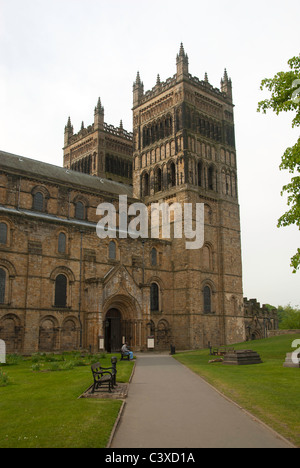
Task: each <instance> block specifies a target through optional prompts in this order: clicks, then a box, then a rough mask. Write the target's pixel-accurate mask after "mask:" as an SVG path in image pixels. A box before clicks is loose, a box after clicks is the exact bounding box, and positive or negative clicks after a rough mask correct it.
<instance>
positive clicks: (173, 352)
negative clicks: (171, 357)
mask: <svg viewBox="0 0 300 468" xmlns="http://www.w3.org/2000/svg"><path fill="white" fill-rule="evenodd" d="M171 354H175V346H172V345H171Z"/></svg>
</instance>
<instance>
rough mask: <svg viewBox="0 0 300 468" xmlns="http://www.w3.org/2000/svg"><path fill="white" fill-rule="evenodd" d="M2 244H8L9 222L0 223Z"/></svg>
mask: <svg viewBox="0 0 300 468" xmlns="http://www.w3.org/2000/svg"><path fill="white" fill-rule="evenodd" d="M0 244H2V245H5V244H7V224H5V223H0Z"/></svg>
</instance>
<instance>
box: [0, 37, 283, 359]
mask: <svg viewBox="0 0 300 468" xmlns="http://www.w3.org/2000/svg"><path fill="white" fill-rule="evenodd" d="M132 112H133V129H132V130H133V131H132V133H131V132H128V131H126V130H125V129H124V128H123V124H122V121H121V122H120V125H119V127H114V126H113V125H109V124H107V123H106V122H105V121H104V114H105V112H104V107H103V105H102V102H101V100H100V99H99V100H98V102H97V103H96V106H95V109H94V122H93V123H91V125H89V126H87V127H85V125H84V123H82V125H81V129H80V131H79V132H78V133H74V128H73V125H72V121H71V118H69V119H68V121H67V124H66V127H65V130H64V148H63V166H62V167H57V166H53V165H50V164H46V163H42V162H39V161H36V160H32V159H28V158H25V157H22V156H19V155H13V154H10V153H6V152H3V151H0V339H2V340H4V341H5V343H6V349H7V352H10V353H23V354H31V353H34V352H60V351H68V350H78V349H84V350H89V351H91V352H99V351H108V352H117V351H118V350H120V348H121V346H122V343H124V342H125V341H126V342H127V343H128V344H129V345H130V346H131V348H132V349H133V350H134V351H146V350H149V349H152V350H153V349H154V350H167V349H170V346H174V347H176V348H177V349H181V350H184V349H197V348H205V347H209V346H210V345H211V346H218V345H225V344H232V343H236V342H243V341H245V340H246V339H251V337H255V336H256V337H259V335H258V334H257V325H258V321H257V323H256V322H255V323H254V322H253V316H252V315H251V314H252V312H251V311H250V309H249V307H248V309H247V314H245V306H244V298H243V285H242V261H241V232H240V213H239V201H238V177H237V155H236V147H235V130H234V105H233V99H232V83H231V79H230V78H229V77H228V74H227V71H226V70H225V72H224V75H223V77H222V79H221V85H220V89H219V88H215V87H213V86H212V85H211V84H210V83H209V80H208V77H207V74H205V77H204V79H203V80H200V79H198V78H196V77H193V76H192V75H191V74H190V73H189V60H188V56H187V54H186V53H185V50H184V48H183V45H181V47H180V50H179V53H178V55H177V58H176V73H175V75H174V76H173V77H171V78H168V79H167V80H166V81H164V82H162V81H161V80H160V77H159V75H158V77H157V81H156V84H155V86H154V87H153V88H152V89H151V90H149V91H145V90H144V85H143V82H142V80H141V76H140V74H139V73H138V74H137V77H136V80H135V82H134V84H133V108H132ZM121 196H126V197H127V200H128V203H132V204H133V203H140V204H143V205H144V206H146V207H147V208H150V207H151V206H152V205H153V204H161V203H164V204H165V203H166V204H168V205H169V206H172V205H173V204H174V203H176V204H180V205H183V204H185V203H189V204H192V205H196V204H202V206H203V207H204V242H203V245H202V247H201V248H199V249H197V250H190V249H187V248H186V241H185V239H184V238H178V237H176V236H174V235H172V233H171V236H170V238H165V237H164V236H163V235H160V236H158V237H155V238H152V237H151V236H149V237H148V238H145V237H142V236H140V237H137V238H131V237H130V236H127V237H125V236H121V235H119V236H116V238H111V237H109V236H107V237H106V238H99V236H98V235H97V224H98V222H99V216H98V214H97V207H98V206H99V205H100V204H111V205H112V206H114V207H115V209H116V212H117V213H118V220H120V218H121V213H120V212H119V199H120V197H121ZM172 223H173V224H174V219H173V218H172V217H171V227H172ZM173 227H174V226H173ZM171 232H173V230H171ZM251 310H252V309H251ZM246 315H247V316H246ZM263 320H264V327H266V328H267V329H269V330H271V329H274V328H276V314H275V312H274V313H273V312H272V311H271V312H268V311H265V313H264V315H263ZM264 330H265V328H264ZM261 333H263V331H262V332H261ZM260 337H264V336H260Z"/></svg>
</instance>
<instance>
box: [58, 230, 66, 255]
mask: <svg viewBox="0 0 300 468" xmlns="http://www.w3.org/2000/svg"><path fill="white" fill-rule="evenodd" d="M66 249H67V236H66V234H65V233H64V232H60V233H59V236H58V253H60V254H64V253H66Z"/></svg>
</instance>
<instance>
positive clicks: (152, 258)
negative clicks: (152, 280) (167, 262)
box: [151, 248, 157, 266]
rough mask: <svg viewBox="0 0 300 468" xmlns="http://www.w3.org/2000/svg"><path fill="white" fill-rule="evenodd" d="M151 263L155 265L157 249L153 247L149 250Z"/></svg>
mask: <svg viewBox="0 0 300 468" xmlns="http://www.w3.org/2000/svg"><path fill="white" fill-rule="evenodd" d="M151 265H152V266H157V250H156V249H155V248H153V249H152V250H151Z"/></svg>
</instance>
